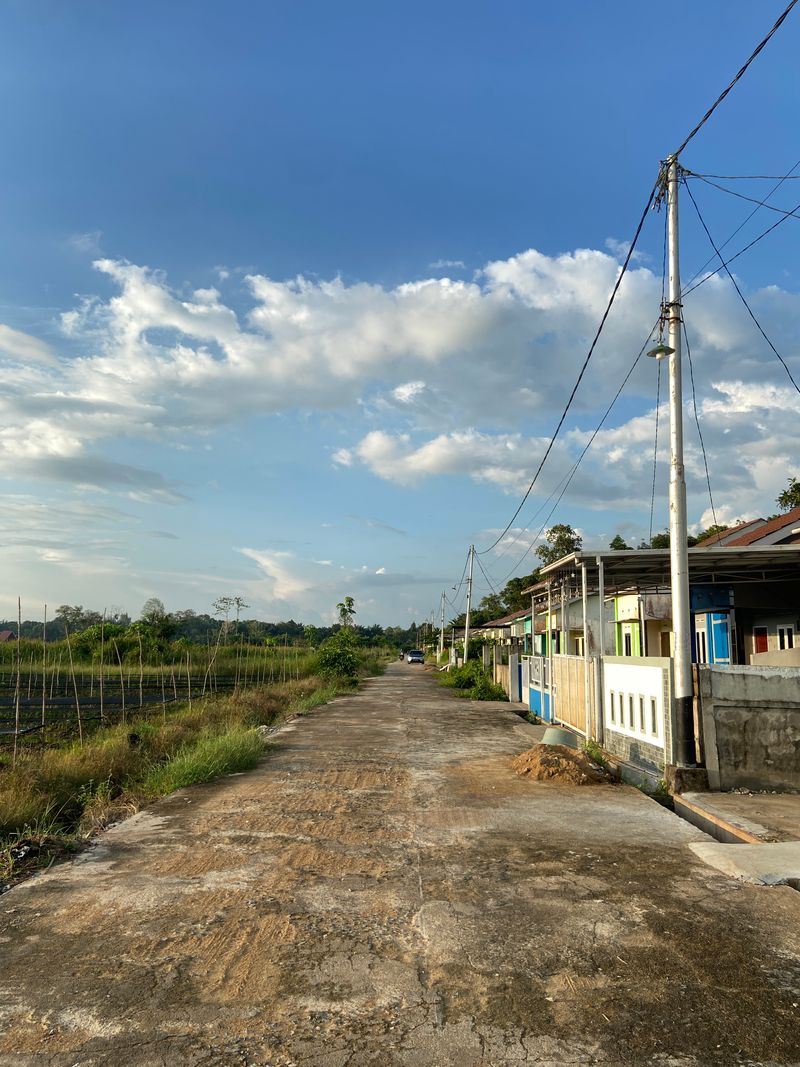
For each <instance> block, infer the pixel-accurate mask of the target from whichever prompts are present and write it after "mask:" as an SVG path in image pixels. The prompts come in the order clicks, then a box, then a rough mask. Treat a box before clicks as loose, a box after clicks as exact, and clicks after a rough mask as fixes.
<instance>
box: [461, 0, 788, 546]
mask: <svg viewBox="0 0 800 1067" xmlns="http://www.w3.org/2000/svg"><path fill="white" fill-rule="evenodd" d="M794 2H795V3H796V2H797V0H794ZM658 188H659V180H656V182H655V183H654V184H653V188H652V189H651V190H650V195H649V196H648V198H647V203H646V204H645V208H644V211H643V212H642V217H641V218H640V219H639V224H638V225H637V227H636V232H635V233H634V235H633V240H632V241H631V243H630V247H629V248H628V254H627V255H626V256H625V261H624V263H623V264H622V269H621V270H620V272H619V275H618V277H617V280H616V282H615V284H614V288H613V289H612V291H611V296H610V297H609V298H608V304H607V305H606V309H605V311H604V312H603V317H602V318H601V320H600V325H599V326H598V327H597V332H596V333H595V335H594V338H593V340H592V343H591V345H590V346H589V351H588V352H587V354H586V359H584V361H583V366H582V367H581V369H580V373H579V374H578V377H577V380H576V382H575V384H574V385H573V387H572V392H571V393H570V394H569V397H568V399H567V403H566V406H565V407H564V410H563V411H562V413H561V417H560V418H559V420H558V425H557V426H556V428H555V430H554V431H553V436H552V437H551V438H550V441H549V442H548V445H547V448H546V449H545V452H544V455H543V456H542V458H541V461H540V462H539V466H538V467H537V468H536V472H535V473H534V475H533V478H532V479H531V483H530V485H529V486H528V488H527V489H526V490H525V495H524V496H523V497H522V500H520V502H519V505H518V506H517V510H516V511H515V512H514V514H513V515H512V516H511V519H510V520H509V522H508V525H507V526H506V527H505V529H504V530H503V531H502V533H501V534H500V535H499V536H498V537H497V539H496V540H495V541H493V542H492V544H491V545H489V546H488V548H484V549H483V550H482V551H481V552H478V553H477V555H480V556H484V555H486V553H487V552H491V550H492V549H493V548H494V547H495V546H496V545H498V544H499V543H500V541H501V540H502V539H503V538H504V537H505V535H506V534H507V533H508V531H509V530H510V529H511V526H512V523H513V522H514V520H515V519H516V517H517V515H519V513H520V511H522V508H523V507H524V505H525V501H526V500H527V499H528V497H529V496H530V494H531V491H532V489H533V487H534V485H535V484H536V480H537V478H538V477H539V475H540V474H541V472H542V468H543V467H544V465H545V463H546V462H547V457H548V456H549V455H550V453H551V451H552V450H553V445H554V444H555V442H556V438H557V437H558V434H559V432H560V430H561V427H562V426H563V425H564V420H565V419H566V417H567V413H568V412H569V409H570V408H571V407H572V401H573V400H574V399H575V394H576V393H577V391H578V386H579V385H580V384H581V380H582V379H583V375H584V374H585V372H586V368H587V367H588V366H589V360H590V359H591V358H592V355H593V354H594V350H595V348H596V346H597V342H598V341H599V340H600V334H601V333H602V332H603V327H604V326H605V324H606V319H607V318H608V316H609V314H610V312H611V308H612V307H613V304H614V300H615V299H616V296H617V293H618V292H619V287H620V285H621V284H622V279H623V278H624V277H625V273H626V271H627V270H628V266H629V264H630V261H631V258H632V256H633V253H634V250H635V249H636V242H637V241H638V240H639V235H640V234H641V232H642V227H643V226H644V221H645V219H646V218H647V213H648V211H649V210H650V207H651V205H652V203H653V201H654V199H655V195H656V191H657V190H658Z"/></svg>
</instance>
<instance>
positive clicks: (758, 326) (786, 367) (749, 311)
mask: <svg viewBox="0 0 800 1067" xmlns="http://www.w3.org/2000/svg"><path fill="white" fill-rule="evenodd" d="M684 186H685V188H686V192H687V193H688V194H689V199H690V200H691V202H692V204H693V205H694V209H695V211H696V212H697V217H698V219H699V220H700V225H701V226H702V227H703V229H704V230H705V233H706V237H707V238H708V240H709V243H710V244H711V247H712V248H713V249H714V251H715V252H716V253H717V255H718V256H719V260H720V263H721V264H722V265H723V267H724V268H725V273H726V274H727V275H728V277H729V278H730V280H731V284H732V285H733V287H734V289H735V290H736V292H737V293H738V295H739V299H740V300H741V302H742V303H743V304H744V306H745V308H746V310H747V314H748V315H749V316H750V318H751V319H752V320H753V323H754V324H755V326H756V329H757V330H758V332H759V333H760V334H761V336H762V337H763V338H764V340H765V341H766V342H767V344H768V345H769V347H770V348H771V349H772V351H773V352H774V353H775V355H776V356H777V357H778V359H779V360H780V362H781V363H782V365H783V369H784V370H785V371H786V373H787V374H788V376H789V381H790V382H791V383H792V385H793V386H794V387H795V389H796V390H797V392H798V393H800V386H799V385H798V384H797V382H796V381H795V380H794V376H793V375H792V372H791V371H790V370H789V365H788V364H787V362H786V360H785V359H784V358H783V356H782V355H781V354H780V352H779V351H778V349H777V348H776V347H775V345H774V344H773V343H772V341H771V340H770V339H769V337H767V334H766V332H765V331H764V327H763V326H762V325H761V323H760V322H759V321H758V319H757V318H756V317H755V315H754V314H753V310H752V308H751V307H750V305H749V304H748V303H747V300H746V299H745V295H744V293H743V292H742V290H741V289H740V288H739V283H738V282H737V281H736V279H735V278H734V276H733V274H732V273H731V271H730V269H729V268H728V265H727V264H726V263H725V260H724V259H723V258H722V254H721V252H720V251H719V249H718V248H717V246H716V245H715V244H714V238H713V237H712V236H711V232H710V230H709V228H708V226H706V221H705V219H704V218H703V216H702V213H701V211H700V208H699V207H698V206H697V201H696V200H695V198H694V196H693V195H692V190H691V187H690V186H689V183H688V182H684Z"/></svg>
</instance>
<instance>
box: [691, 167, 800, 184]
mask: <svg viewBox="0 0 800 1067" xmlns="http://www.w3.org/2000/svg"><path fill="white" fill-rule="evenodd" d="M792 170H794V167H793V168H792ZM689 173H691V175H692V177H693V178H719V179H720V180H721V181H725V182H736V181H741V182H745V181H747V182H751V181H752V182H754V181H759V180H763V181H766V182H776V181H778V179H779V178H780V180H781V181H782V182H785V181H787V180H788V179H789V178H791V180H792V181H794V182H798V181H800V174H794V175H792V174H783V175H781V174H698V173H697V171H690V172H689Z"/></svg>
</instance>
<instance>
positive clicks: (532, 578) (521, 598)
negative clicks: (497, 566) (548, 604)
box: [502, 567, 539, 615]
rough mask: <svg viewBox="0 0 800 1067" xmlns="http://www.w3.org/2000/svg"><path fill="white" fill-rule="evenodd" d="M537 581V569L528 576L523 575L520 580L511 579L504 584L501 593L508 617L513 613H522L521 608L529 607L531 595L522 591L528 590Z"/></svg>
mask: <svg viewBox="0 0 800 1067" xmlns="http://www.w3.org/2000/svg"><path fill="white" fill-rule="evenodd" d="M538 581H539V569H538V567H537V569H536V570H535V571H531V573H530V574H525V575H523V576H522V577H521V578H511V579H510V580H509V581H507V582H506V584H505V585H504V587H503V592H502V597H503V603H504V605H505V609H506V614H508V615H510V614H511V613H512V612H513V611H522V609H523V608H529V607H530V606H531V595H530V593H524V592H523V590H524V589H530V587H531V586H532V585H536V583H537V582H538Z"/></svg>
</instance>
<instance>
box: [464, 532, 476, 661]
mask: <svg viewBox="0 0 800 1067" xmlns="http://www.w3.org/2000/svg"><path fill="white" fill-rule="evenodd" d="M474 559H475V545H470V546H469V573H468V574H467V615H466V619H465V620H464V662H465V663H466V662H467V660H468V659H469V613H470V610H471V609H472V563H473V560H474Z"/></svg>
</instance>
